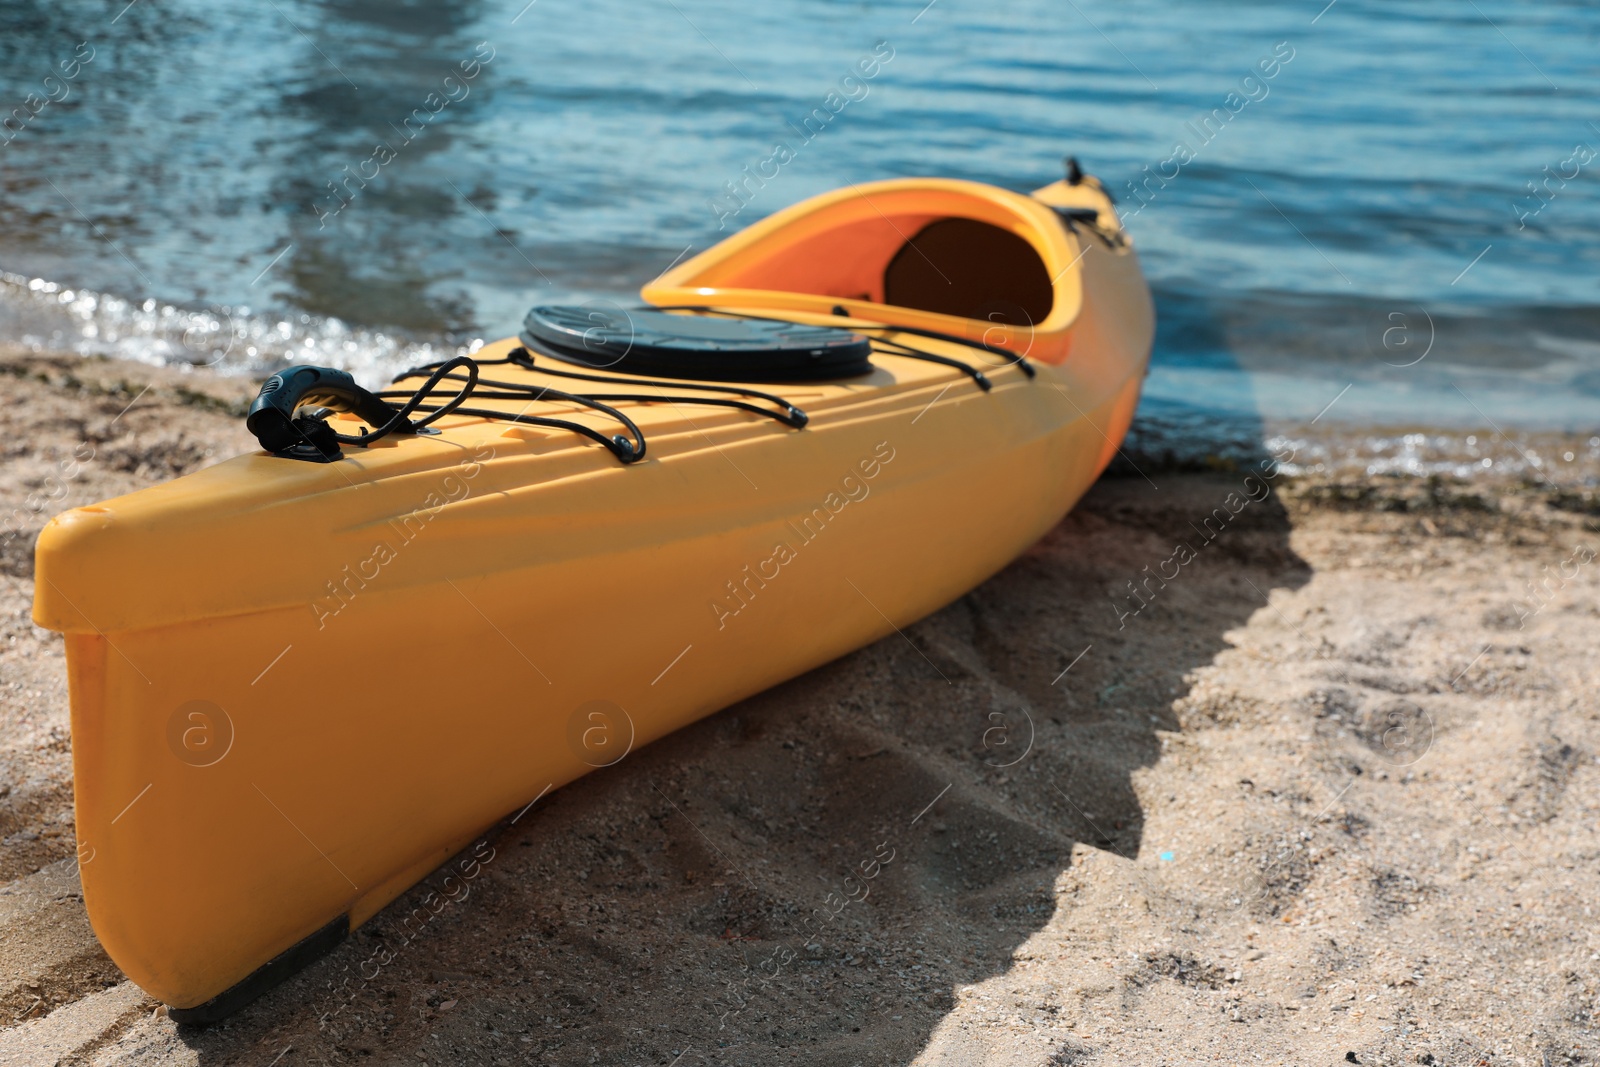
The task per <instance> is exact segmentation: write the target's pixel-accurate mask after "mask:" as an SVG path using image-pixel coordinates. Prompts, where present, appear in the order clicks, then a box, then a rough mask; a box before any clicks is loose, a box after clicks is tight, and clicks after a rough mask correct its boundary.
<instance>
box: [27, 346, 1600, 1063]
mask: <svg viewBox="0 0 1600 1067" xmlns="http://www.w3.org/2000/svg"><path fill="white" fill-rule="evenodd" d="M0 390H3V392H4V394H5V398H6V400H7V403H6V404H5V405H4V406H3V407H0V431H3V436H0V440H3V441H4V446H3V447H4V448H5V452H6V465H5V468H4V473H3V475H0V517H3V518H0V619H3V625H4V631H3V635H0V841H3V847H0V885H3V888H0V1028H3V1029H0V1064H13V1063H15V1064H33V1063H45V1064H54V1063H63V1064H79V1063H84V1064H122V1063H127V1064H135V1063H137V1064H166V1063H174V1064H177V1063H183V1064H190V1063H200V1064H224V1063H242V1064H261V1065H263V1067H265V1065H268V1064H283V1065H290V1064H301V1063H374V1064H377V1063H384V1064H388V1063H393V1064H412V1065H414V1064H418V1063H435V1064H456V1063H469V1064H470V1063H485V1064H499V1063H554V1064H587V1063H615V1064H662V1065H665V1064H680V1065H690V1064H699V1063H706V1064H787V1063H807V1064H811V1063H816V1064H837V1065H840V1067H844V1065H849V1064H858V1063H859V1064H910V1063H921V1064H949V1065H958V1064H959V1065H966V1064H1005V1065H1010V1064H1018V1065H1022V1064H1038V1065H1046V1064H1048V1065H1066V1064H1077V1063H1101V1064H1114V1063H1132V1064H1174V1065H1176V1064H1185V1063H1195V1062H1201V1061H1205V1062H1211V1061H1221V1062H1238V1063H1285V1064H1315V1063H1328V1064H1333V1063H1345V1062H1357V1063H1365V1064H1385V1063H1388V1064H1401V1063H1406V1064H1410V1063H1423V1064H1428V1063H1434V1064H1452V1065H1454V1064H1463V1065H1465V1064H1473V1065H1476V1064H1483V1063H1488V1064H1496V1065H1498V1064H1529V1065H1537V1067H1543V1065H1546V1064H1549V1065H1555V1064H1575V1063H1580V1062H1587V1061H1591V1060H1593V1059H1595V1058H1596V1057H1600V1037H1597V1035H1596V1034H1595V1032H1594V1029H1593V1027H1594V1019H1593V1016H1594V1013H1595V1012H1596V1006H1595V996H1596V989H1597V985H1600V934H1597V933H1596V932H1595V920H1594V916H1593V914H1592V912H1593V908H1594V907H1595V906H1596V905H1595V904H1594V903H1593V900H1592V898H1593V892H1592V888H1593V886H1594V884H1595V879H1596V876H1597V874H1600V831H1597V829H1596V815H1597V809H1600V766H1597V762H1600V722H1597V715H1600V710H1597V709H1596V707H1595V704H1594V697H1593V694H1594V693H1595V692H1596V691H1597V687H1600V666H1597V664H1596V660H1595V657H1594V654H1593V652H1594V649H1595V648H1596V647H1597V644H1600V599H1597V597H1596V592H1597V590H1600V580H1597V578H1596V575H1597V573H1600V560H1595V559H1594V553H1596V552H1600V504H1597V503H1596V500H1595V497H1594V496H1593V495H1592V493H1587V492H1585V491H1583V490H1581V489H1576V488H1574V487H1573V486H1572V485H1571V484H1563V486H1562V487H1560V488H1557V487H1555V486H1552V485H1549V484H1546V483H1544V482H1541V481H1538V480H1534V481H1533V482H1531V483H1523V482H1520V481H1509V480H1505V481H1498V482H1490V481H1487V480H1472V481H1462V480H1455V479H1447V478H1444V479H1441V478H1434V479H1431V480H1430V479H1427V478H1410V477H1405V476H1385V477H1371V476H1365V475H1360V474H1352V473H1349V472H1343V473H1341V472H1338V471H1332V470H1328V471H1323V472H1313V473H1303V474H1300V475H1297V476H1290V475H1288V474H1283V475H1280V476H1278V477H1276V478H1274V479H1270V480H1269V482H1268V483H1267V484H1268V486H1269V488H1270V490H1271V491H1270V493H1267V494H1264V495H1263V494H1259V493H1257V491H1256V490H1254V489H1253V488H1251V487H1250V486H1249V485H1247V484H1246V482H1245V478H1246V475H1247V474H1248V473H1249V472H1250V471H1251V470H1252V469H1255V470H1259V467H1257V466H1253V465H1255V464H1258V463H1259V462H1261V461H1263V460H1265V459H1267V458H1268V457H1267V455H1266V454H1265V453H1263V454H1262V455H1260V456H1242V457H1241V456H1232V457H1228V458H1226V459H1223V458H1219V459H1218V460H1217V461H1216V462H1213V463H1210V464H1200V465H1199V466H1200V467H1202V468H1209V469H1198V470H1194V469H1178V468H1183V467H1193V466H1195V465H1194V464H1169V463H1163V462H1162V461H1160V460H1159V459H1158V458H1157V457H1152V456H1145V455H1140V454H1137V453H1135V454H1134V455H1132V456H1130V457H1129V459H1128V460H1125V461H1121V462H1119V463H1118V465H1117V467H1116V469H1115V470H1114V472H1113V473H1114V475H1115V476H1112V477H1108V478H1106V479H1103V480H1102V481H1101V482H1100V484H1098V485H1097V486H1096V487H1095V488H1094V489H1093V490H1092V491H1091V492H1090V494H1089V495H1088V497H1087V498H1086V499H1085V500H1084V501H1083V503H1082V504H1081V505H1080V506H1079V507H1078V508H1077V509H1076V510H1075V511H1074V512H1073V514H1072V515H1070V516H1069V517H1068V518H1067V519H1066V520H1065V521H1064V522H1063V523H1062V524H1061V525H1060V526H1058V527H1057V528H1056V529H1055V530H1053V531H1052V532H1051V533H1050V534H1049V535H1048V536H1047V537H1046V538H1045V539H1044V540H1043V541H1041V542H1040V543H1039V544H1038V545H1036V546H1035V547H1034V548H1033V549H1031V550H1030V551H1029V552H1028V553H1027V554H1026V555H1024V556H1023V557H1022V558H1021V559H1019V560H1018V561H1016V562H1015V563H1014V564H1012V565H1011V566H1010V567H1009V568H1007V569H1006V570H1005V571H1004V572H1002V573H1001V574H999V575H997V576H996V577H995V578H993V579H992V580H990V581H989V582H987V583H986V584H984V585H983V586H981V587H980V588H979V589H977V590H975V591H973V592H972V593H971V594H969V595H968V596H965V597H963V598H961V599H960V600H959V601H957V602H956V603H954V604H952V605H950V606H949V607H947V608H945V609H944V610H942V611H940V612H938V613H937V614H935V615H934V616H932V617H930V618H929V619H926V620H923V621H922V622H919V623H917V624H915V625H913V626H910V627H907V628H906V630H905V633H904V636H893V637H890V638H888V639H885V640H884V641H881V642H879V643H878V644H876V645H873V646H871V647H869V648H866V649H863V650H861V651H859V652H856V653H854V654H852V655H850V656H847V657H845V658H843V659H841V660H838V661H836V662H834V663H832V664H829V665H827V666H825V667H823V668H820V669H818V670H816V671H813V672H811V673H809V674H807V675H805V676H803V677H801V678H797V679H795V680H793V681H791V682H788V683H786V684H784V685H782V686H779V687H777V688H775V689H773V690H771V691H769V692H767V693H764V694H762V695H761V696H759V697H756V698H754V699H752V700H749V701H746V702H744V703H742V704H740V705H738V706H736V707H733V708H729V709H727V710H726V711H723V712H722V713H720V714H718V715H715V716H713V717H711V718H710V719H708V720H705V721H704V722H702V723H699V724H697V725H695V726H693V727H691V728H689V729H687V730H684V731H682V732H680V733H678V734H676V735H674V736H672V737H670V738H668V739H666V740H664V741H662V742H660V743H658V744H656V745H653V746H650V747H649V748H647V749H644V750H642V751H639V752H636V753H633V754H631V755H630V756H629V757H628V758H627V759H625V760H623V761H622V762H621V763H619V764H617V765H616V766H614V767H612V768H608V769H606V770H603V771H599V772H597V773H596V774H594V775H592V776H590V777H589V778H588V779H586V780H583V781H580V782H578V783H576V784H574V785H572V786H570V787H568V788H566V789H563V790H561V791H559V792H557V793H555V794H553V795H551V796H549V797H546V798H544V799H543V800H542V801H540V802H539V804H537V805H536V806H535V807H534V808H533V809H532V810H531V811H530V812H529V813H528V815H527V816H526V817H525V818H523V819H522V820H521V821H520V822H519V823H518V825H517V826H516V827H515V828H514V829H513V830H510V831H508V832H506V833H503V834H501V835H500V836H498V837H496V838H494V839H492V840H490V841H488V842H486V843H485V844H483V845H482V846H481V847H480V848H479V849H477V850H476V851H475V852H474V855H475V856H476V857H477V861H478V862H476V863H475V864H474V865H473V867H472V869H473V870H474V871H475V875H474V876H473V877H472V878H470V879H468V880H467V881H466V882H465V883H457V884H458V886H459V887H460V888H458V890H457V891H455V892H454V894H453V895H451V894H449V893H446V892H445V891H444V890H443V889H442V881H441V879H442V876H441V875H440V874H436V875H435V876H434V877H433V878H431V879H430V880H429V882H428V883H427V884H425V885H424V886H420V887H418V888H417V889H414V890H412V891H411V892H410V893H408V894H407V895H406V896H404V897H403V898H402V899H401V901H399V902H397V903H396V905H394V906H392V907H391V908H389V909H388V910H387V911H385V912H384V913H382V914H380V915H379V916H378V917H377V918H376V919H374V920H373V921H372V922H370V923H368V924H367V925H366V926H365V927H363V928H362V929H361V930H360V931H358V932H357V933H356V934H355V935H354V936H352V937H351V938H350V939H349V940H348V941H347V942H346V943H345V944H344V945H343V946H342V947H341V948H340V949H339V950H337V951H336V952H335V953H334V954H333V955H332V956H331V957H329V958H328V959H326V960H324V961H322V962H321V963H319V964H317V965H315V966H314V967H312V968H311V969H309V970H308V971H306V972H304V973H302V974H301V975H300V976H298V977H297V978H296V979H294V980H293V981H291V982H290V983H288V984H287V985H285V986H283V987H281V988H280V989H278V990H276V991H275V992H273V993H271V994H269V995H268V996H267V997H266V998H264V999H263V1000H261V1001H259V1002H257V1003H256V1004H255V1005H253V1006H252V1007H250V1008H248V1009H246V1010H245V1011H244V1012H242V1013H241V1014H239V1015H238V1016H236V1017H234V1018H233V1019H231V1020H229V1021H228V1022H226V1023H224V1024H222V1025H218V1026H215V1027H212V1028H209V1029H204V1030H191V1029H187V1028H179V1027H177V1026H176V1025H175V1024H174V1023H173V1022H172V1021H171V1020H170V1019H167V1018H166V1017H165V1015H164V1012H162V1011H160V1010H159V1009H158V1007H157V1005H156V1004H155V1003H154V1002H153V1001H151V1000H149V999H148V998H146V997H145V996H144V995H143V994H142V993H141V992H140V991H139V990H137V989H136V988H134V987H133V986H131V984H129V983H127V982H126V981H125V980H124V979H123V978H122V977H121V975H120V973H119V972H118V970H117V968H116V967H115V965H114V964H112V963H111V962H110V960H109V959H107V958H106V957H105V955H104V954H103V952H101V950H100V949H99V947H98V944H97V943H96V942H95V940H94V937H93V934H92V932H91V930H90V929H89V926H88V923H87V919H86V917H85V915H84V912H83V907H82V901H81V897H80V894H79V889H78V885H77V878H76V869H75V848H76V846H75V842H74V837H73V825H72V785H71V746H70V738H69V731H68V707H67V698H66V684H65V668H64V663H63V659H62V645H61V639H60V637H59V635H56V634H52V633H48V632H44V631H41V630H38V629H37V628H35V627H34V626H33V625H32V624H31V622H30V621H29V618H28V610H29V603H30V601H31V598H32V591H33V590H32V559H31V551H32V539H33V536H34V535H35V534H36V533H37V531H38V529H39V528H40V526H42V525H43V523H44V521H46V520H47V519H48V517H49V516H50V515H51V514H54V513H55V512H56V511H59V510H62V509H64V508H66V507H70V506H75V505H78V504H84V503H89V502H92V501H93V500H97V499H102V498H104V497H108V496H112V495H115V494H117V493H121V492H126V491H128V490H131V489H134V488H137V487H139V486H142V485H148V484H151V483H153V482H157V481H161V480H164V479H167V478H170V477H172V476H174V475H177V474H180V473H182V472H184V471H187V470H192V469H195V468H197V467H199V466H202V465H205V464H206V463H209V462H212V461H214V460H215V459H218V458H221V457H225V456H227V455H231V454H233V453H235V452H238V451H242V450H243V449H245V448H246V447H248V446H249V444H250V441H249V438H248V436H247V435H246V434H245V432H244V430H243V427H242V425H241V424H240V422H239V420H238V417H237V413H238V412H239V411H240V410H241V409H242V404H243V402H244V401H245V400H246V398H247V397H248V396H249V394H250V392H251V391H252V390H251V388H250V385H249V383H244V382H238V381H233V380H227V379H218V378H214V377H211V376H210V375H207V374H205V373H203V372H196V373H191V374H181V373H179V372H177V371H174V370H154V369H151V368H149V367H144V366H139V365H132V364H123V363H116V362H112V361H95V360H81V359H78V358H75V357H51V356H47V355H39V354H29V353H23V352H10V353H0ZM1229 494H1243V496H1244V497H1259V498H1255V499H1250V500H1249V502H1248V503H1245V504H1240V505H1238V506H1237V507H1235V506H1234V505H1228V504H1226V503H1225V502H1226V501H1227V500H1228V499H1229ZM1238 499H1241V498H1240V497H1238V496H1236V497H1235V500H1236V501H1237V500H1238ZM1219 507H1222V508H1224V509H1225V511H1226V514H1227V516H1228V518H1227V521H1226V522H1225V523H1219V522H1217V521H1215V520H1214V521H1213V522H1212V523H1211V526H1207V525H1206V517H1207V516H1212V515H1215V514H1216V511H1217V509H1218V508H1219ZM3 523H9V524H10V525H9V526H7V525H3ZM1211 527H1216V532H1215V533H1214V534H1213V535H1212V536H1209V537H1208V536H1206V533H1205V532H1204V531H1207V530H1210V529H1211ZM12 528H14V529H15V530H16V531H17V534H16V536H7V533H8V531H9V530H10V529H12ZM1179 544H1187V545H1189V546H1190V549H1191V551H1190V553H1189V554H1188V555H1189V556H1191V557H1192V558H1187V559H1183V560H1178V559H1177V558H1176V557H1178V556H1179V555H1181V553H1179V552H1178V551H1177V546H1178V545H1179ZM1146 568H1149V570H1146ZM1151 574H1156V575H1168V576H1171V575H1175V576H1174V577H1164V578H1159V579H1158V580H1154V581H1152V580H1150V577H1149V576H1150V575H1151ZM1129 582H1135V583H1138V584H1137V585H1136V587H1135V588H1134V589H1133V590H1130V588H1129V586H1128V583H1129ZM1530 583H1543V585H1542V587H1541V586H1534V587H1533V588H1530ZM847 879H848V880H847ZM430 890H431V891H433V892H434V893H436V894H438V897H437V898H433V899H446V904H445V906H443V907H442V908H439V909H438V910H437V913H436V914H433V913H432V912H431V910H427V911H426V913H429V914H432V918H431V919H430V920H429V921H428V922H426V923H425V924H423V925H422V926H421V927H420V928H419V927H417V926H416V925H415V924H412V926H411V927H409V928H402V926H401V925H400V918H401V917H402V916H405V915H408V914H410V913H412V912H413V910H414V909H416V908H418V907H419V906H421V905H420V902H421V901H422V900H423V899H424V895H425V893H427V892H428V891H430ZM463 890H464V891H463ZM408 930H410V931H415V932H414V933H411V932H408Z"/></svg>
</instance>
